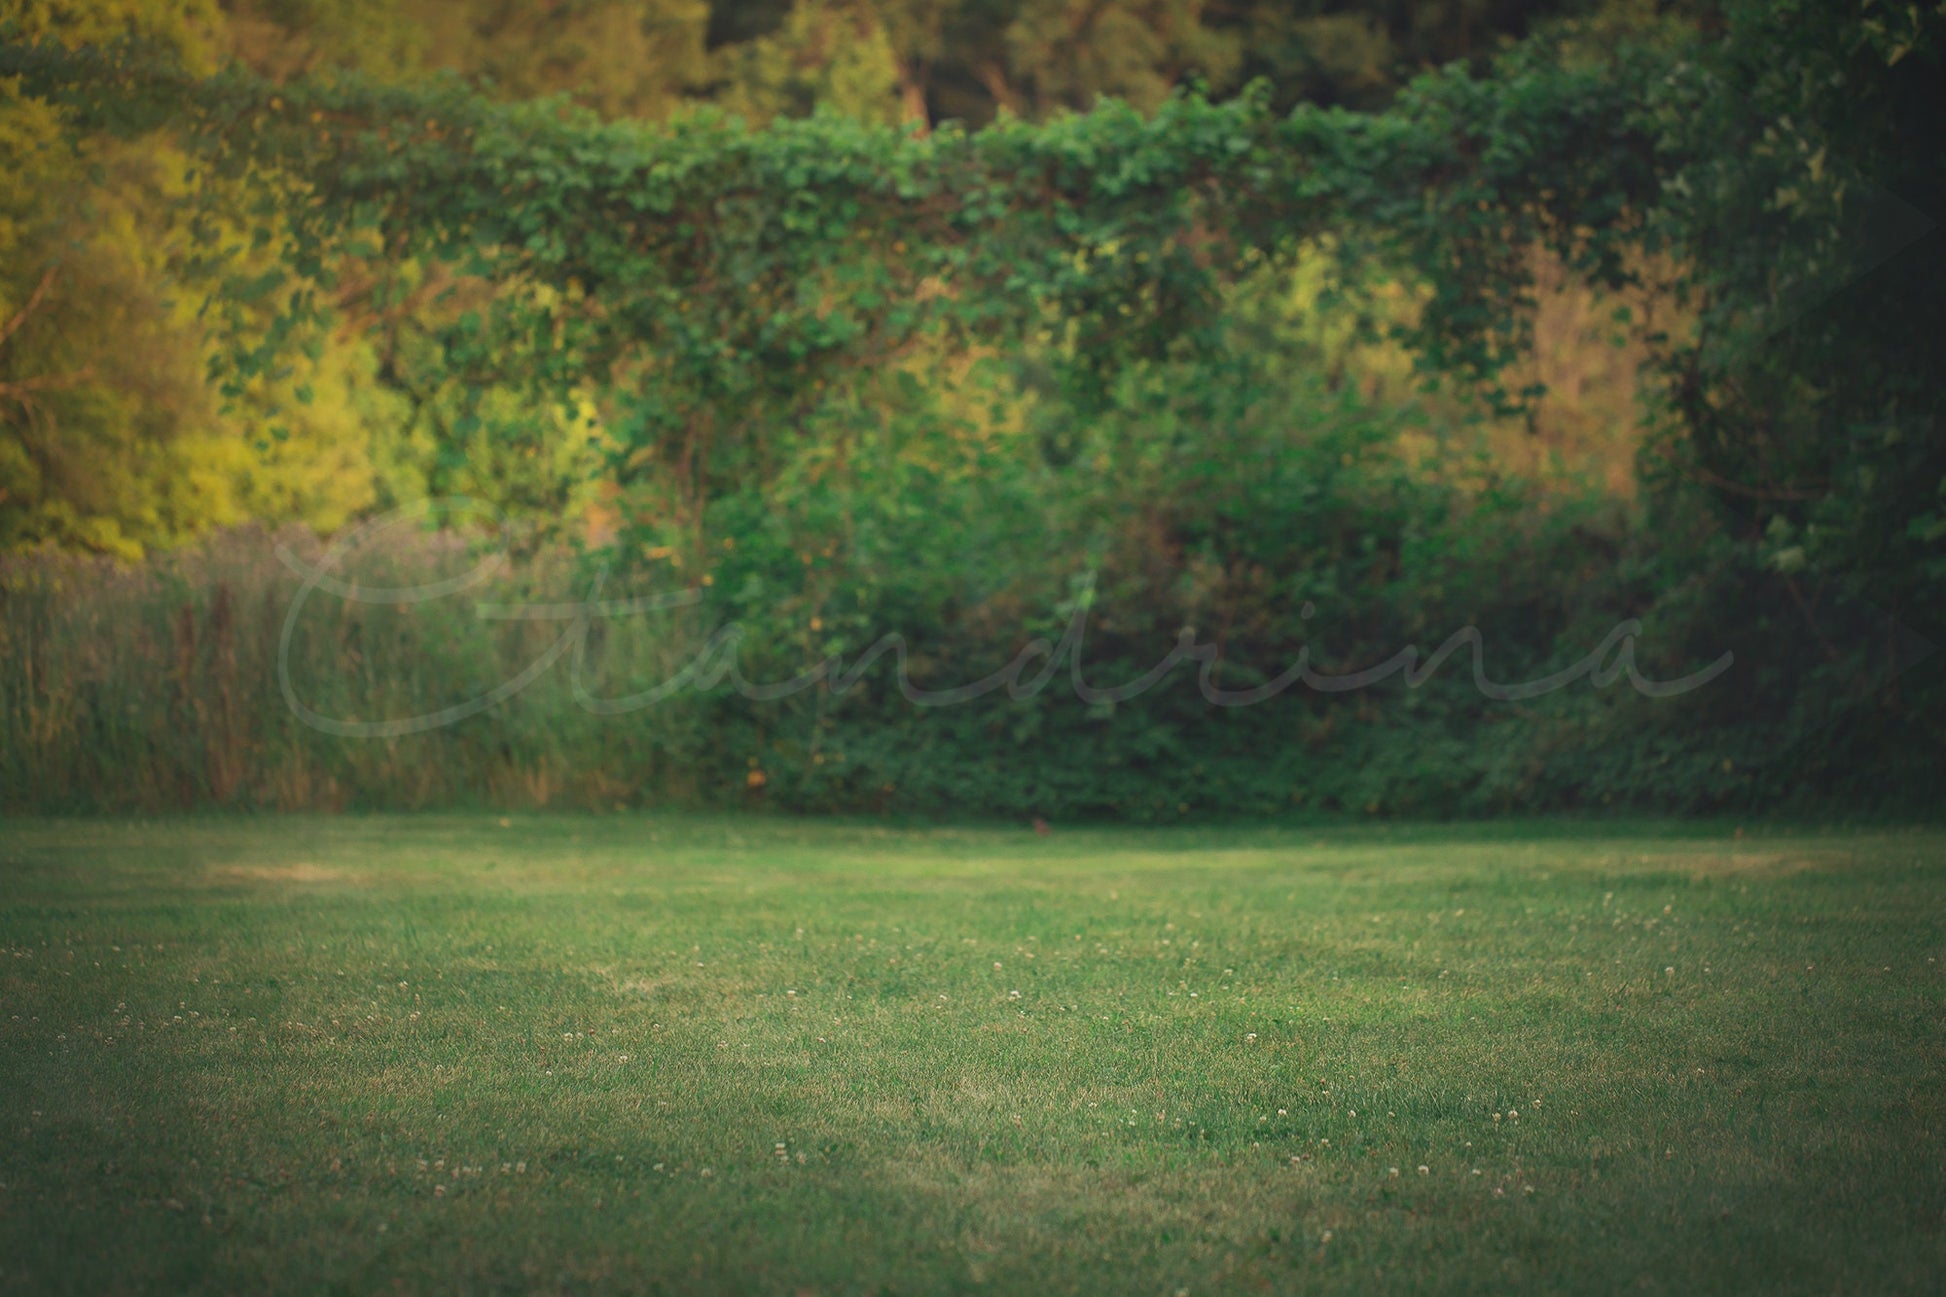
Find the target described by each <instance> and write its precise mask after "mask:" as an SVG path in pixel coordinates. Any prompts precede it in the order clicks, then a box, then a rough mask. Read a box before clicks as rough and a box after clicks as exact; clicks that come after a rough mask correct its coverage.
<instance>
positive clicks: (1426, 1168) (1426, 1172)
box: [1419, 1166, 1432, 1175]
mask: <svg viewBox="0 0 1946 1297" xmlns="http://www.w3.org/2000/svg"><path fill="white" fill-rule="evenodd" d="M1419 1174H1420V1175H1431V1174H1432V1168H1431V1167H1429V1166H1421V1167H1420V1168H1419Z"/></svg>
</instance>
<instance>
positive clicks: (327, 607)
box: [0, 528, 698, 811]
mask: <svg viewBox="0 0 1946 1297" xmlns="http://www.w3.org/2000/svg"><path fill="white" fill-rule="evenodd" d="M388 539H389V541H390V543H388V544H387V545H385V546H384V547H383V552H382V553H368V554H361V555H359V556H358V557H357V558H356V559H355V560H354V561H353V562H351V563H350V564H348V565H342V566H340V567H337V568H333V569H331V572H332V574H334V575H336V576H338V577H339V578H340V579H342V580H350V581H355V582H356V583H357V585H356V586H355V587H354V588H355V589H357V590H358V591H359V592H360V594H361V595H362V596H364V597H363V598H347V597H342V596H341V595H340V594H335V593H332V592H331V591H330V590H329V589H319V590H315V591H313V592H312V593H311V594H310V595H309V597H308V598H306V599H305V600H304V601H303V603H302V605H301V607H299V608H298V613H297V616H296V617H295V618H294V619H293V620H292V624H291V627H290V637H289V651H288V672H287V678H288V683H289V685H290V689H291V693H292V694H293V695H294V696H295V697H296V699H297V700H298V701H299V702H300V703H301V704H302V705H303V706H304V707H306V708H308V709H310V710H311V711H312V712H314V713H317V714H319V715H321V716H323V717H327V718H332V719H339V720H345V721H364V722H372V721H381V720H386V719H396V718H406V717H412V716H415V715H422V714H425V713H428V712H436V711H438V710H439V709H440V708H442V707H448V706H452V705H454V704H460V703H463V702H465V701H466V700H467V699H469V698H473V697H477V696H479V695H482V694H485V693H487V692H488V691H490V690H492V689H493V688H494V687H495V686H497V685H499V684H501V683H502V682H505V681H509V680H512V679H514V678H515V677H517V676H518V675H519V674H520V673H521V671H522V670H523V669H524V668H526V667H528V666H529V665H530V664H532V663H534V662H535V661H536V660H537V659H539V658H541V657H542V655H543V654H545V653H546V652H547V651H548V649H549V647H550V646H551V645H553V644H555V642H556V641H557V640H558V638H559V637H560V636H561V635H562V633H563V631H564V630H565V629H566V627H565V626H564V624H563V623H561V622H559V621H523V620H509V621H489V620H485V619H483V618H481V617H480V616H478V615H477V607H478V605H479V604H480V603H482V602H488V601H499V602H503V603H521V602H527V601H547V602H560V601H562V600H565V599H568V598H571V597H573V596H572V590H573V582H572V569H573V562H572V555H570V554H567V553H565V552H548V553H542V554H538V555H530V556H528V557H527V558H526V559H525V560H524V561H521V562H518V563H511V562H507V561H505V560H504V558H496V557H494V556H492V555H483V554H482V553H481V552H479V551H478V550H477V549H476V548H475V547H474V546H473V545H472V544H470V543H469V541H468V540H467V539H465V538H464V537H462V536H459V535H456V534H454V533H452V532H430V531H428V532H421V533H417V534H403V535H401V534H399V533H393V534H392V535H391V536H390V537H389V538H388ZM280 547H282V548H283V550H284V551H285V552H286V553H288V554H290V555H291V556H293V557H294V558H296V559H297V560H298V562H299V563H300V564H302V565H308V566H311V567H314V568H315V567H316V565H317V564H318V563H319V562H320V561H321V559H322V558H323V556H324V553H325V550H324V546H323V545H322V543H321V542H320V541H319V540H318V539H317V538H316V537H314V536H312V535H310V534H309V533H307V532H304V531H302V530H300V529H288V530H285V531H283V532H280V533H277V534H274V535H273V534H270V533H267V532H265V531H263V530H260V529H254V528H253V529H244V530H240V531H235V532H228V533H220V534H217V535H215V536H214V537H212V538H211V539H210V540H209V541H207V542H206V543H205V544H203V545H201V546H199V547H197V548H194V549H190V550H185V551H180V552H177V553H173V554H169V555H164V556H159V557H157V558H154V559H152V560H150V561H148V562H147V563H145V564H141V565H133V566H131V565H123V564H118V563H114V562H111V561H108V560H101V559H91V558H84V557H78V556H74V555H66V554H54V553H44V554H34V555H15V556H9V557H6V558H4V559H0V805H4V806H6V807H8V808H11V809H16V810H18V809H26V808H33V809H38V810H54V811H69V810H72V811H84V810H106V809H114V810H125V811H156V810H164V809H169V808H183V807H192V806H209V807H262V808H267V809H279V810H294V809H326V810H333V809H342V808H347V807H352V806H370V807H391V808H418V807H426V806H432V805H468V804H492V805H506V806H548V805H582V806H589V805H609V804H612V803H615V802H618V801H626V802H631V803H639V802H642V801H646V800H652V799H654V798H656V797H658V796H684V797H693V796H695V795H696V794H697V792H698V790H697V789H695V788H694V787H693V786H692V784H693V781H692V780H690V779H689V778H687V777H686V776H685V773H684V763H683V762H682V760H681V751H680V750H681V749H682V748H684V747H686V746H687V745H686V744H681V743H672V742H670V741H669V739H670V736H671V735H673V734H675V733H678V732H680V731H681V730H682V726H681V724H680V723H679V719H678V717H679V710H680V709H679V706H675V707H671V708H670V709H667V710H664V711H661V712H658V713H657V717H656V720H657V722H658V723H657V725H656V726H655V728H654V729H650V728H649V727H647V726H643V725H630V724H618V723H613V722H612V721H609V722H608V723H603V721H604V719H605V718H600V717H596V716H592V715H590V714H589V713H587V712H586V711H584V710H582V709H581V708H579V707H577V706H575V705H574V704H573V701H572V699H571V697H570V696H569V690H568V687H567V684H566V679H567V677H566V663H565V661H563V662H561V663H559V664H557V665H558V668H559V669H556V670H551V671H548V672H546V673H544V674H543V675H541V676H540V677H539V678H538V679H536V680H535V681H534V683H533V684H532V685H531V686H530V687H529V688H527V689H525V690H523V691H521V692H519V693H517V694H515V695H513V696H512V697H510V698H508V699H506V700H505V701H503V702H501V703H499V704H498V705H496V706H493V707H491V708H487V709H485V710H484V711H482V712H481V713H480V714H477V715H473V716H470V717H467V718H464V719H462V720H459V721H457V722H456V723H453V724H448V725H442V726H438V727H434V728H431V729H428V730H426V731H425V732H421V733H412V734H394V735H380V736H346V735H344V734H341V733H329V732H326V731H325V730H323V729H320V728H318V727H317V726H315V725H312V724H309V723H307V722H306V721H305V720H304V719H302V718H301V717H300V716H299V715H298V713H297V712H296V711H295V710H294V709H293V707H292V706H290V705H289V703H288V701H287V699H286V696H285V688H284V683H285V682H284V680H283V679H280V672H279V666H278V656H279V646H280V639H281V637H282V636H283V633H284V630H285V623H286V619H287V618H289V617H290V616H291V610H292V607H293V603H294V601H296V600H297V599H298V597H299V596H300V594H302V593H303V582H302V580H301V579H300V577H299V575H298V574H297V572H296V571H294V570H293V569H292V567H291V566H289V565H287V564H286V563H285V562H284V561H281V560H280V558H279V557H278V551H279V548H280ZM373 548H374V549H376V548H378V547H373ZM482 563H486V564H490V565H491V566H490V567H489V568H487V569H485V570H486V571H488V572H490V573H491V576H490V579H488V580H486V581H484V582H483V583H481V584H479V585H477V586H474V587H473V588H471V589H468V590H465V591H463V592H461V593H459V594H457V595H451V596H447V597H443V598H431V599H426V600H424V601H419V602H404V603H388V602H372V601H367V599H368V598H369V596H370V592H371V590H372V588H374V587H385V586H407V585H414V584H420V583H426V582H431V581H438V580H440V579H442V578H451V577H456V576H459V575H462V574H465V573H467V572H469V571H476V570H480V565H481V564H482ZM662 642H663V638H662V637H661V636H660V635H659V632H658V628H657V626H656V624H655V623H654V622H653V621H652V620H651V619H644V618H633V619H628V620H626V621H620V622H618V623H617V624H616V625H615V626H613V627H611V628H607V630H606V634H605V637H604V646H603V647H604V651H605V653H606V654H607V655H608V656H609V657H611V658H613V657H617V656H626V657H628V658H629V659H630V660H631V661H632V662H634V663H635V664H636V666H638V667H640V668H641V669H643V670H648V671H653V670H655V669H657V668H658V667H660V666H663V665H667V664H671V663H676V660H677V659H676V655H674V654H672V653H663V652H661V651H659V647H658V646H659V644H661V643H662ZM664 659H667V663H665V661H664ZM691 719H692V721H693V719H694V718H693V717H691Z"/></svg>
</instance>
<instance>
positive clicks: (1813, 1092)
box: [0, 816, 1946, 1294]
mask: <svg viewBox="0 0 1946 1297" xmlns="http://www.w3.org/2000/svg"><path fill="white" fill-rule="evenodd" d="M1942 902H1946V833H1942V832H1938V831H1892V830H1865V831H1848V830H1847V831H1840V830H1789V831H1785V830H1767V829H1752V830H1750V831H1748V832H1746V833H1745V834H1744V835H1743V836H1742V837H1740V838H1739V837H1734V836H1733V834H1732V828H1731V826H1728V825H1693V824H1692V825H1681V824H1659V823H1658V824H1643V823H1611V824H1592V825H1591V824H1580V825H1568V824H1527V825H1494V826H1460V827H1450V826H1447V827H1392V826H1375V825H1362V826H1346V827H1343V828H1331V827H1323V828H1311V829H1303V828H1294V827H1292V828H1249V829H1220V830H1195V829H1168V830H1151V831H1137V830H1121V829H1056V830H1055V832H1054V833H1053V834H1052V835H1051V836H1048V837H1037V836H1036V835H1034V834H1033V833H1031V832H1029V831H1026V830H1022V829H1011V828H998V829H957V830H956V829H902V828H888V827H877V826H861V825H856V824H806V823H799V822H794V821H785V820H778V819H751V820H733V819H699V818H682V817H649V816H641V817H628V816H609V817H599V818H595V817H569V816H547V817H530V816H516V817H514V818H513V819H512V820H511V822H509V821H504V820H500V819H498V818H496V817H493V816H477V817H459V816H447V817H394V818H358V817H346V818H302V819H275V818H264V819H237V820H228V819H187V820H180V821H171V822H162V823H144V824H135V823H123V822H113V823H110V822H53V821H14V822H10V823H5V824H0V946H3V947H4V951H3V952H0V955H3V956H4V958H3V959H0V1136H3V1137H4V1138H0V1288H5V1289H8V1290H32V1291H62V1290H71V1291H87V1292H101V1291H134V1290H148V1291H158V1292H174V1291H186V1290H204V1291H227V1292H260V1291H264V1290H266V1289H273V1288H274V1289H293V1288H296V1289H307V1290H308V1289H318V1290H341V1291H348V1292H373V1291H380V1290H387V1291H389V1290H393V1289H394V1288H402V1289H403V1290H406V1291H425V1290H433V1289H463V1290H467V1291H499V1290H510V1291H523V1292H524V1291H555V1290H569V1291H582V1290H605V1291H621V1290H642V1289H646V1290H652V1291H669V1292H698V1291H749V1292H763V1293H785V1294H791V1293H800V1292H812V1293H857V1292H864V1293H876V1292H881V1291H889V1292H897V1293H911V1292H979V1291H1017V1292H1036V1293H1039V1292H1090V1293H1093V1292H1101V1293H1110V1292H1112V1293H1164V1294H1168V1293H1177V1292H1181V1291H1184V1290H1187V1291H1188V1292H1190V1293H1210V1292H1229V1291H1246V1292H1247V1291H1273V1292H1286V1291H1298V1290H1302V1291H1312V1290H1335V1291H1348V1292H1371V1291H1374V1290H1379V1289H1387V1290H1392V1289H1410V1290H1417V1291H1463V1290H1482V1289H1488V1288H1492V1289H1496V1290H1503V1289H1506V1288H1508V1287H1519V1288H1523V1289H1527V1290H1535V1291H1549V1292H1559V1291H1569V1290H1572V1291H1619V1290H1628V1291H1636V1290H1642V1289H1647V1290H1659V1291H1670V1292H1684V1293H1688V1292H1698V1291H1706V1290H1740V1291H1747V1292H1773V1291H1826V1292H1830V1291H1842V1292H1887V1291H1918V1290H1923V1289H1929V1288H1931V1287H1932V1285H1934V1284H1937V1283H1939V1282H1941V1281H1942V1279H1941V1277H1942V1275H1946V1170H1943V1169H1942V1163H1943V1162H1946V1141H1942V1134H1946V1131H1943V1130H1942V1125H1943V1124H1946V1005H1943V1004H1942V999H1946V996H1942V991H1943V990H1946V981H1942V967H1941V965H1940V964H1939V963H1938V962H1936V961H1938V960H1940V959H1942V958H1946V908H1943V907H1942Z"/></svg>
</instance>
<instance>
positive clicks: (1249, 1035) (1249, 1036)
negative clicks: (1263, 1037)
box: [1243, 1031, 1257, 1040]
mask: <svg viewBox="0 0 1946 1297" xmlns="http://www.w3.org/2000/svg"><path fill="white" fill-rule="evenodd" d="M1243 1038H1244V1039H1245V1040H1255V1039H1256V1038H1257V1033H1256V1032H1254V1031H1249V1032H1245V1033H1244V1036H1243Z"/></svg>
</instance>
